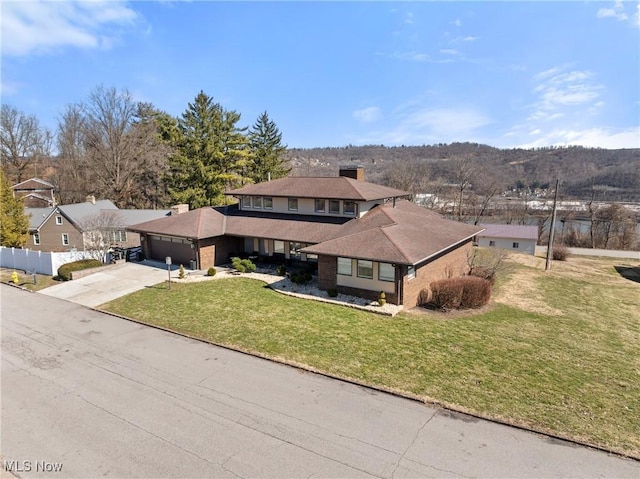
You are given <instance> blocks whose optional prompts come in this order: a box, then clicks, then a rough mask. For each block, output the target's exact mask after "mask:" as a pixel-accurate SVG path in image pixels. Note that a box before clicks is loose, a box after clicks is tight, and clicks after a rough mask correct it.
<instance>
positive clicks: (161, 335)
mask: <svg viewBox="0 0 640 479" xmlns="http://www.w3.org/2000/svg"><path fill="white" fill-rule="evenodd" d="M0 294H1V300H2V306H1V312H2V324H1V333H2V339H1V342H2V371H1V372H2V386H1V388H2V414H1V441H2V442H1V445H0V448H1V449H0V454H2V456H3V457H4V460H5V461H16V462H13V463H12V464H13V466H14V472H16V469H15V467H16V466H18V470H17V475H18V476H19V477H24V478H27V477H56V478H58V477H59V478H62V477H82V478H85V477H99V476H105V477H311V476H317V477H365V476H377V477H631V478H635V479H637V478H638V477H640V463H638V462H636V461H632V460H627V459H621V458H619V457H615V456H611V455H608V454H606V453H603V452H600V451H596V450H592V449H588V448H584V447H578V446H575V445H571V444H569V443H566V442H561V441H556V440H552V439H549V438H547V437H544V436H540V435H535V434H531V433H527V432H524V431H521V430H517V429H513V428H509V427H506V426H501V425H497V424H493V423H491V422H488V421H482V420H477V419H473V418H470V417H467V416H463V415H459V414H453V413H450V412H447V411H444V410H439V409H433V408H429V407H426V406H424V405H422V404H419V403H417V402H413V401H410V400H405V399H401V398H397V397H394V396H391V395H387V394H383V393H378V392H375V391H371V390H369V389H366V388H362V387H358V386H354V385H351V384H347V383H344V382H341V381H336V380H332V379H327V378H324V377H322V376H318V375H314V374H310V373H305V372H302V371H299V370H297V369H294V368H290V367H287V366H282V365H279V364H275V363H271V362H269V361H264V360H261V359H256V358H253V357H250V356H247V355H243V354H240V353H236V352H232V351H228V350H225V349H222V348H217V347H214V346H211V345H207V344H204V343H200V342H197V341H193V340H189V339H186V338H183V337H180V336H176V335H172V334H170V333H166V332H163V331H159V330H155V329H152V328H148V327H145V326H141V325H138V324H135V323H132V322H128V321H125V320H121V319H119V318H115V317H112V316H109V315H105V314H102V313H99V312H96V311H93V310H90V309H88V308H85V307H83V306H80V305H77V304H73V303H70V302H67V301H63V300H60V299H57V298H52V297H48V296H45V295H42V294H33V293H27V292H24V291H20V290H17V289H14V288H11V287H9V286H6V285H2V286H0ZM60 465H61V466H60ZM60 467H61V470H59V472H53V471H54V469H55V468H60ZM29 468H30V469H31V471H27V469H29ZM37 468H39V469H40V471H37V470H36V469H37ZM43 469H45V470H44V471H43Z"/></svg>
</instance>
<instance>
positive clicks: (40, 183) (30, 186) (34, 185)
mask: <svg viewBox="0 0 640 479" xmlns="http://www.w3.org/2000/svg"><path fill="white" fill-rule="evenodd" d="M11 188H12V189H14V190H50V189H53V188H55V187H54V186H53V185H52V184H51V183H49V182H48V181H44V180H41V179H40V178H29V179H28V180H24V181H21V182H20V183H17V184H15V185H13V186H12V187H11Z"/></svg>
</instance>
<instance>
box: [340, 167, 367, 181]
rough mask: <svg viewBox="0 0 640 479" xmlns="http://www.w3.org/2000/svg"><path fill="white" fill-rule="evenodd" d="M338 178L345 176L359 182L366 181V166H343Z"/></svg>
mask: <svg viewBox="0 0 640 479" xmlns="http://www.w3.org/2000/svg"><path fill="white" fill-rule="evenodd" d="M338 176H345V177H347V178H352V179H354V180H358V181H364V166H362V165H358V166H341V167H340V171H339V173H338Z"/></svg>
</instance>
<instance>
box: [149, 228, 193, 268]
mask: <svg viewBox="0 0 640 479" xmlns="http://www.w3.org/2000/svg"><path fill="white" fill-rule="evenodd" d="M147 238H148V242H149V244H148V252H147V256H148V257H149V258H151V259H155V260H158V261H164V260H165V258H166V257H167V256H171V262H172V263H173V264H182V265H184V266H185V267H187V268H188V267H189V265H190V262H191V261H192V260H195V259H196V254H195V249H194V246H193V243H192V242H191V241H190V240H188V239H185V238H176V237H173V236H161V235H148V236H147Z"/></svg>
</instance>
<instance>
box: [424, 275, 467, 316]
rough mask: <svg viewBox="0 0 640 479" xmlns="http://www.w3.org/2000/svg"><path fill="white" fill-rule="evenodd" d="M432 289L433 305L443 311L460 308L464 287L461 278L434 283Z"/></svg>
mask: <svg viewBox="0 0 640 479" xmlns="http://www.w3.org/2000/svg"><path fill="white" fill-rule="evenodd" d="M430 287H431V303H432V304H433V305H434V306H435V307H436V308H437V309H441V310H443V311H448V310H450V309H458V308H460V303H462V291H463V290H464V285H463V284H462V281H461V278H450V279H441V280H439V281H434V282H433V283H431V285H430Z"/></svg>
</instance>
